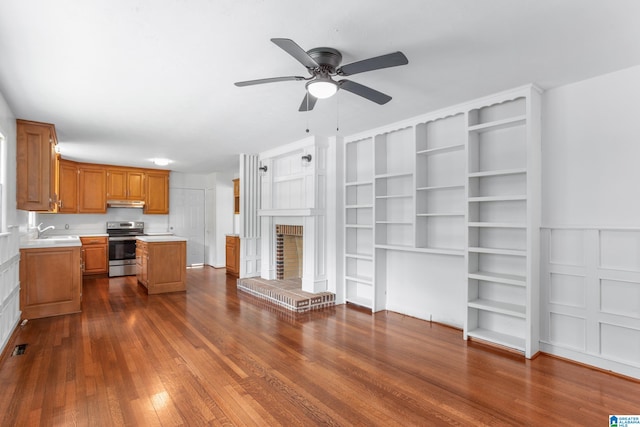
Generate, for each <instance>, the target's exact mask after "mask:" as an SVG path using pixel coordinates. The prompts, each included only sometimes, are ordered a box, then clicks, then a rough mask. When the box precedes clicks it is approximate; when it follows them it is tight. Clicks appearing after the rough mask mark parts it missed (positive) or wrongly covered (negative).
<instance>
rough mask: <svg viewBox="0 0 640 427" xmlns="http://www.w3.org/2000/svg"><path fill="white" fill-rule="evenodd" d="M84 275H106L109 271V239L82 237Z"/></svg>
mask: <svg viewBox="0 0 640 427" xmlns="http://www.w3.org/2000/svg"><path fill="white" fill-rule="evenodd" d="M80 240H81V241H82V265H83V270H82V272H83V273H84V274H105V273H107V272H108V271H109V254H108V249H109V246H108V244H109V243H108V239H107V237H102V236H95V237H81V238H80Z"/></svg>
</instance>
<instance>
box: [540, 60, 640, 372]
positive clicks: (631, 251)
mask: <svg viewBox="0 0 640 427" xmlns="http://www.w3.org/2000/svg"><path fill="white" fill-rule="evenodd" d="M638 99H640V66H636V67H632V68H628V69H625V70H621V71H618V72H615V73H611V74H606V75H603V76H599V77H596V78H592V79H589V80H585V81H581V82H577V83H573V84H569V85H566V86H562V87H559V88H556V89H553V90H550V91H548V92H547V93H545V95H544V99H543V134H542V136H543V137H542V171H543V174H542V176H543V180H542V184H543V187H542V223H543V227H544V228H543V230H542V236H543V244H542V247H541V259H542V262H541V280H540V287H541V293H540V297H541V298H540V299H541V301H540V308H541V310H540V311H541V313H540V319H541V321H540V341H541V349H542V350H543V351H546V352H549V353H553V354H557V355H560V356H563V357H567V358H571V359H574V360H577V361H580V362H583V363H587V364H591V365H595V366H598V367H600V368H603V369H606V370H612V371H615V372H619V373H622V374H625V375H630V376H635V377H637V378H640V190H639V188H638V183H639V182H640V167H639V165H638V163H639V160H640V139H639V138H638V133H639V132H638V129H639V128H638V121H639V119H638V111H640V109H639V108H638V106H637V104H638Z"/></svg>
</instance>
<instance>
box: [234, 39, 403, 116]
mask: <svg viewBox="0 0 640 427" xmlns="http://www.w3.org/2000/svg"><path fill="white" fill-rule="evenodd" d="M271 41H272V42H273V43H275V44H276V45H278V46H279V47H280V48H281V49H283V50H284V51H285V52H287V53H288V54H289V55H291V56H293V57H294V58H295V59H296V60H297V61H298V62H300V63H301V64H302V65H304V66H305V67H306V68H307V71H308V72H309V74H310V75H311V77H302V76H283V77H272V78H268V79H258V80H247V81H243V82H236V83H235V85H236V86H240V87H242V86H251V85H258V84H263V83H275V82H284V81H289V80H306V81H307V84H306V89H307V93H306V94H305V96H304V99H303V100H302V104H300V108H299V109H298V111H310V110H312V109H313V107H314V106H315V105H316V101H317V100H318V99H324V98H329V97H330V96H332V95H333V94H335V93H336V92H337V91H338V89H344V90H346V91H348V92H351V93H354V94H356V95H359V96H361V97H363V98H366V99H368V100H369V101H373V102H375V103H377V104H380V105H382V104H386V103H387V102H389V101H391V97H390V96H389V95H386V94H384V93H382V92H378V91H377V90H375V89H372V88H370V87H368V86H364V85H361V84H360V83H356V82H353V81H351V80H345V79H342V80H338V81H336V80H333V77H334V76H351V75H353V74H358V73H364V72H365V71H373V70H380V69H382V68H388V67H396V66H398V65H406V64H408V63H409V60H408V59H407V57H406V56H404V54H403V53H402V52H394V53H389V54H386V55H381V56H376V57H374V58H369V59H364V60H362V61H357V62H352V63H351V64H346V65H343V66H340V62H341V61H342V54H341V53H340V52H339V51H338V50H336V49H333V48H330V47H316V48H313V49H311V50H308V51H305V50H304V49H302V48H301V47H300V46H298V45H297V44H296V42H294V41H293V40H290V39H279V38H275V39H271Z"/></svg>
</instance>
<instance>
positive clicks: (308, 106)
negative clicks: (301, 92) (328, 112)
mask: <svg viewBox="0 0 640 427" xmlns="http://www.w3.org/2000/svg"><path fill="white" fill-rule="evenodd" d="M317 100H318V98H316V97H315V96H313V95H311V94H310V93H309V92H307V94H306V95H305V96H304V99H303V100H302V104H300V108H298V111H311V110H313V107H315V106H316V101H317Z"/></svg>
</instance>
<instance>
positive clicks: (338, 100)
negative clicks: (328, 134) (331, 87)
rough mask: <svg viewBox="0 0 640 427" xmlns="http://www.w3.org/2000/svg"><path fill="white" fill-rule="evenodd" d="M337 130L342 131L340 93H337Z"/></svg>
mask: <svg viewBox="0 0 640 427" xmlns="http://www.w3.org/2000/svg"><path fill="white" fill-rule="evenodd" d="M338 92H339V91H338ZM336 132H340V95H339V94H338V93H336Z"/></svg>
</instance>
